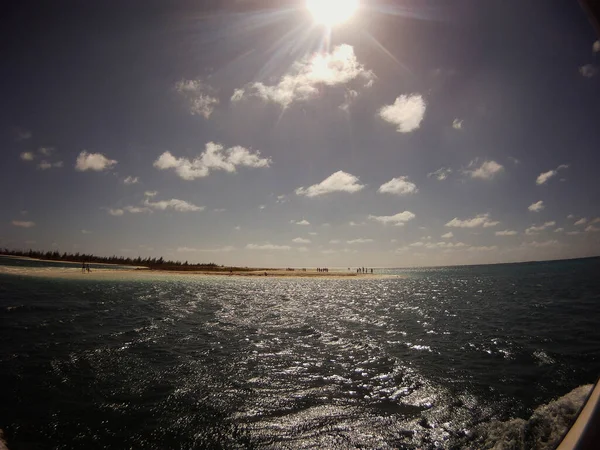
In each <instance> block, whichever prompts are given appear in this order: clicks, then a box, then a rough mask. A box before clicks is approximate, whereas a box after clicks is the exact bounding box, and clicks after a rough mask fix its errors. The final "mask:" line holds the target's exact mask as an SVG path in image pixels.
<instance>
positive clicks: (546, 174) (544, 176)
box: [535, 164, 569, 185]
mask: <svg viewBox="0 0 600 450" xmlns="http://www.w3.org/2000/svg"><path fill="white" fill-rule="evenodd" d="M568 168H569V166H568V165H567V164H561V165H560V166H558V167H557V168H556V169H554V170H549V171H548V172H544V173H540V174H539V175H538V177H537V178H536V180H535V184H537V185H541V184H544V183H546V181H548V180H549V179H550V178H552V177H555V176H556V175H558V171H559V170H563V169H568Z"/></svg>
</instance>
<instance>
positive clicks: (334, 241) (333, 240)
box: [329, 239, 342, 244]
mask: <svg viewBox="0 0 600 450" xmlns="http://www.w3.org/2000/svg"><path fill="white" fill-rule="evenodd" d="M341 242H342V241H340V240H339V239H332V240H330V241H329V243H330V244H339V243H341Z"/></svg>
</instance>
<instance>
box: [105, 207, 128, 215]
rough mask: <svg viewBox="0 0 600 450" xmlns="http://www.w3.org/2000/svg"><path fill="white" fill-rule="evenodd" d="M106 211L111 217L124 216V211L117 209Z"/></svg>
mask: <svg viewBox="0 0 600 450" xmlns="http://www.w3.org/2000/svg"><path fill="white" fill-rule="evenodd" d="M107 211H108V213H109V214H110V215H111V216H122V215H123V214H124V211H123V210H122V209H120V208H117V209H113V208H108V209H107Z"/></svg>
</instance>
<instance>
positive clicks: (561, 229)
mask: <svg viewBox="0 0 600 450" xmlns="http://www.w3.org/2000/svg"><path fill="white" fill-rule="evenodd" d="M563 231H565V229H564V228H557V229H556V230H554V232H555V233H562V232H563Z"/></svg>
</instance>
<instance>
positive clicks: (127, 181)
mask: <svg viewBox="0 0 600 450" xmlns="http://www.w3.org/2000/svg"><path fill="white" fill-rule="evenodd" d="M139 181H140V179H139V177H132V176H128V177H127V178H125V179H124V180H123V183H125V184H136V183H137V182H139Z"/></svg>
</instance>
